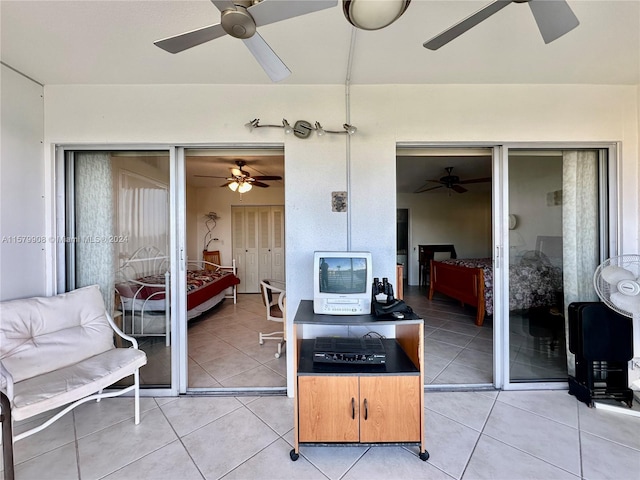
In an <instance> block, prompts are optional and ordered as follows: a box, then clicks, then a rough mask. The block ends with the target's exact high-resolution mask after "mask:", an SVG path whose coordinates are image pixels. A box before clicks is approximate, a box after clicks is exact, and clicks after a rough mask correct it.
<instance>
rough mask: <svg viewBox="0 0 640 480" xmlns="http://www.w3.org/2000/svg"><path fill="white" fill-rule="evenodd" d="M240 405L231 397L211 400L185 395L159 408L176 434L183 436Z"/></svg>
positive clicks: (240, 405)
mask: <svg viewBox="0 0 640 480" xmlns="http://www.w3.org/2000/svg"><path fill="white" fill-rule="evenodd" d="M241 407H242V404H241V403H240V402H239V401H238V400H236V399H235V398H233V397H221V398H219V399H216V401H215V402H212V401H211V400H210V399H209V398H206V397H192V396H187V397H180V398H178V399H177V400H176V401H175V402H171V403H167V404H165V405H162V406H161V407H160V409H161V410H162V413H164V415H165V417H167V420H169V423H170V424H171V426H172V427H173V429H174V430H175V432H176V433H177V434H178V436H179V437H183V436H185V435H187V434H189V433H191V432H193V431H195V430H197V429H198V428H202V427H203V426H205V425H207V424H208V423H211V422H213V421H214V420H217V419H218V418H220V417H223V416H224V415H226V414H228V413H230V412H232V411H234V410H237V409H238V408H241Z"/></svg>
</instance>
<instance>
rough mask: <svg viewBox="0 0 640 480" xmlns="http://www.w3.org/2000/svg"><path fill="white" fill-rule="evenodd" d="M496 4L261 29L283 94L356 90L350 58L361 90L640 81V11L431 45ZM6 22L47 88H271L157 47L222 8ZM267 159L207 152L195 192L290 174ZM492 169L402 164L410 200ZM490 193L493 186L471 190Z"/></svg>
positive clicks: (65, 13) (417, 6) (6, 1)
mask: <svg viewBox="0 0 640 480" xmlns="http://www.w3.org/2000/svg"><path fill="white" fill-rule="evenodd" d="M269 1H272V0H269ZM281 1H283V0H281ZM284 1H290V0H284ZM305 1H313V0H305ZM373 1H376V0H373ZM536 1H546V0H536ZM490 2H491V0H412V2H411V5H410V6H409V8H408V10H407V11H406V13H405V14H404V15H403V16H402V17H401V18H400V19H399V20H398V21H397V22H395V23H394V24H392V25H391V26H389V27H387V28H384V29H382V30H378V31H364V30H357V29H355V28H354V27H352V26H351V25H350V24H349V23H348V22H347V21H346V19H345V18H344V16H343V14H342V7H341V5H340V4H338V5H337V6H336V7H333V8H329V9H327V10H323V11H320V12H316V13H312V14H309V15H306V16H302V17H296V18H292V19H288V20H284V21H282V22H278V23H275V24H271V25H266V26H264V27H261V28H259V30H258V31H259V33H260V34H261V35H262V36H263V38H264V39H265V40H266V41H267V42H268V43H269V44H270V46H271V47H272V48H273V49H274V51H275V52H276V53H277V54H278V55H279V56H280V58H281V59H282V60H283V61H284V62H285V63H286V64H287V66H288V67H289V69H290V70H291V71H292V74H291V76H289V77H288V78H286V79H285V80H283V81H282V82H280V83H281V84H283V85H294V84H303V85H305V84H306V85H317V84H344V83H345V81H346V79H347V74H348V72H347V68H348V64H349V58H350V57H349V50H350V48H353V51H352V55H351V60H352V61H351V75H350V82H351V84H352V85H366V84H619V85H638V84H640V0H622V1H619V0H568V3H569V5H570V7H571V9H572V10H573V11H574V13H575V14H576V16H577V17H578V19H579V20H580V25H579V26H578V28H576V29H575V30H573V31H571V32H569V33H568V34H567V35H565V36H563V37H561V38H560V39H558V40H556V41H555V42H552V43H550V44H548V45H545V44H544V42H543V41H542V37H541V36H540V33H539V31H538V29H537V26H536V23H535V21H534V18H533V15H532V14H531V11H530V9H529V7H528V5H526V4H517V3H514V4H511V5H509V6H507V7H506V8H504V9H503V10H501V11H500V12H498V13H496V14H495V15H493V16H492V17H490V18H489V19H487V20H486V21H484V22H483V23H481V24H480V25H478V26H476V27H474V28H473V29H471V30H470V31H468V32H467V33H465V34H463V35H462V36H460V37H459V38H457V39H456V40H454V41H453V42H451V43H450V44H448V45H445V46H444V47H442V48H441V49H440V50H438V51H435V52H434V51H430V50H427V49H425V48H424V47H423V46H422V44H423V42H425V41H426V40H428V39H430V38H431V37H433V36H434V35H436V34H438V33H440V32H441V31H442V30H444V29H445V28H447V27H449V26H451V25H453V24H454V23H457V22H458V21H460V20H462V19H463V18H465V17H467V16H468V15H470V14H472V13H474V12H476V11H477V10H479V9H480V8H482V7H483V6H484V5H486V4H488V3H490ZM0 22H1V23H0V47H1V56H2V57H1V60H2V63H4V64H5V65H8V66H9V67H11V68H13V69H15V70H17V71H19V72H21V73H23V74H25V75H27V76H29V77H31V78H32V79H34V80H36V81H38V82H40V83H41V84H44V85H62V84H100V85H105V84H107V85H108V84H123V85H126V84H271V81H270V80H269V78H268V77H267V76H266V74H265V73H264V72H263V70H262V69H261V67H260V66H259V65H258V63H257V62H256V61H255V59H254V58H253V57H252V56H251V54H250V53H249V51H248V50H247V49H246V47H245V45H243V43H242V42H241V41H240V40H238V39H235V38H232V37H229V36H225V37H222V38H219V39H216V40H213V41H211V42H208V43H206V44H203V45H200V46H198V47H194V48H192V49H189V50H186V51H184V52H182V53H179V54H175V55H172V54H170V53H167V52H165V51H163V50H161V49H159V48H158V47H156V46H155V45H153V42H154V41H155V40H158V39H161V38H165V37H168V36H172V35H176V34H179V33H182V32H185V31H188V30H193V29H196V28H199V27H202V26H205V25H210V24H214V23H218V22H219V11H218V9H217V8H216V7H215V6H214V5H213V4H212V3H211V1H210V0H176V1H172V0H122V1H121V0H108V1H104V0H70V1H58V0H45V1H36V0H0ZM352 40H353V43H352ZM265 153H268V155H266V156H261V155H259V154H257V152H233V153H228V152H226V153H225V152H198V153H196V155H195V157H198V156H199V158H195V157H194V158H190V159H189V160H188V162H187V176H188V182H189V183H190V184H191V185H195V186H218V185H220V184H222V183H224V178H222V179H220V178H215V179H202V178H198V177H195V175H201V174H210V175H216V176H226V175H228V174H229V168H230V167H231V166H233V161H234V160H235V158H239V157H240V158H245V159H247V162H248V169H249V171H250V172H252V173H255V174H256V175H281V176H284V168H283V165H284V162H283V158H282V155H281V152H280V153H277V152H276V153H275V154H274V152H265ZM245 154H246V155H245ZM243 155H244V156H243ZM274 155H275V156H274ZM487 158H488V157H486V156H484V157H483V156H477V155H475V156H473V158H470V157H468V156H467V155H464V154H461V155H459V156H458V157H457V158H456V156H455V155H454V156H452V155H450V154H447V155H444V156H439V155H438V154H437V153H433V152H431V153H430V154H429V155H428V156H422V157H421V156H420V155H417V154H415V153H412V154H411V155H408V156H404V155H402V154H400V155H399V158H398V163H397V177H398V186H397V187H398V191H399V192H412V191H414V190H415V189H417V188H419V187H421V186H422V185H424V184H425V183H426V180H427V179H437V178H440V177H442V176H444V174H445V172H444V168H445V167H447V166H453V167H455V172H454V173H455V174H457V175H459V176H460V177H461V178H462V179H467V178H478V177H486V176H490V175H491V172H490V161H488V160H487ZM252 168H257V169H258V171H257V172H254V170H252ZM268 183H270V184H272V185H273V186H276V185H278V186H281V185H282V182H278V181H276V182H268ZM479 188H488V185H487V184H478V185H473V186H469V189H470V190H474V189H479ZM441 190H444V189H440V190H437V191H436V192H441ZM426 194H431V192H429V193H426Z"/></svg>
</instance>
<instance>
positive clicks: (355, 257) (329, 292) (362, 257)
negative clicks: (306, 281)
mask: <svg viewBox="0 0 640 480" xmlns="http://www.w3.org/2000/svg"><path fill="white" fill-rule="evenodd" d="M372 283H373V272H372V265H371V253H369V252H314V255H313V311H314V313H320V314H328V315H364V314H369V313H371V284H372Z"/></svg>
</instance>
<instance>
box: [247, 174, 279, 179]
mask: <svg viewBox="0 0 640 480" xmlns="http://www.w3.org/2000/svg"><path fill="white" fill-rule="evenodd" d="M253 178H254V180H282V177H280V176H278V175H258V176H254V177H253Z"/></svg>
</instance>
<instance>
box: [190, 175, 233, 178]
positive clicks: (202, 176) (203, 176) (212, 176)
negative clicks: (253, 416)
mask: <svg viewBox="0 0 640 480" xmlns="http://www.w3.org/2000/svg"><path fill="white" fill-rule="evenodd" d="M194 177H200V178H227V177H218V176H216V175H194Z"/></svg>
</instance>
